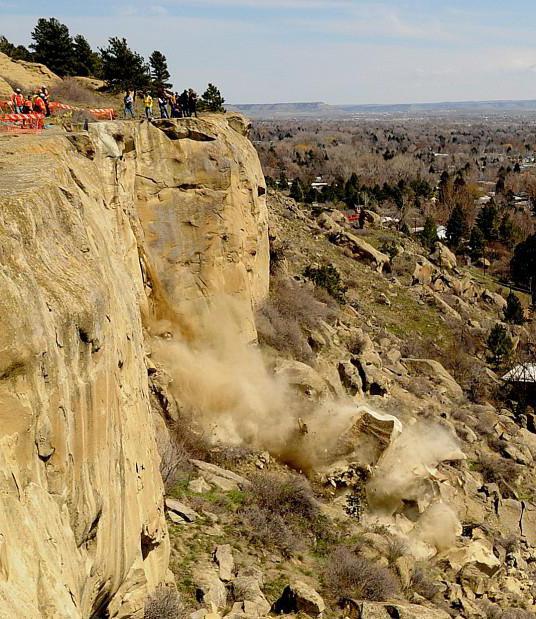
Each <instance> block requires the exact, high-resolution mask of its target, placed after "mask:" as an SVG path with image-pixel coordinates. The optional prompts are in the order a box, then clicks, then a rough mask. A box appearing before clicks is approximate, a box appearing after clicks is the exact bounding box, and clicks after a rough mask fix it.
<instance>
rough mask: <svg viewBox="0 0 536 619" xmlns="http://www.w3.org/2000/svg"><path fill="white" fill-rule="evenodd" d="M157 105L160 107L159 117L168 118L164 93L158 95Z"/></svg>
mask: <svg viewBox="0 0 536 619" xmlns="http://www.w3.org/2000/svg"><path fill="white" fill-rule="evenodd" d="M158 107H159V108H160V118H169V114H168V111H167V99H166V96H165V95H164V94H160V95H158Z"/></svg>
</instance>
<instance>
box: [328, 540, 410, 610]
mask: <svg viewBox="0 0 536 619" xmlns="http://www.w3.org/2000/svg"><path fill="white" fill-rule="evenodd" d="M323 581H324V584H325V586H326V588H327V589H328V591H330V592H331V593H332V595H334V596H336V597H338V598H340V597H349V598H354V599H357V600H371V601H375V602H383V601H385V600H388V599H389V598H391V597H393V596H394V595H396V593H397V592H398V590H399V584H398V580H397V578H396V576H395V575H394V574H393V572H391V571H390V570H389V569H387V568H385V567H382V566H380V565H378V564H377V563H374V562H373V561H371V560H369V559H367V558H365V557H362V556H360V555H358V554H355V553H353V552H351V551H350V550H349V549H348V548H345V547H340V548H337V549H336V550H335V551H334V552H333V553H332V554H331V556H330V558H329V560H328V562H327V565H326V567H325V569H324V574H323Z"/></svg>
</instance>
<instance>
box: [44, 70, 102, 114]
mask: <svg viewBox="0 0 536 619" xmlns="http://www.w3.org/2000/svg"><path fill="white" fill-rule="evenodd" d="M50 98H51V99H52V100H53V101H61V102H69V103H85V104H86V105H90V106H92V107H96V106H99V105H100V104H102V99H100V98H99V97H98V96H97V95H96V94H95V93H94V92H93V91H91V90H89V88H85V87H84V86H82V85H81V84H80V83H79V82H78V81H77V80H76V79H74V78H72V77H70V78H69V77H67V78H65V79H64V80H63V81H61V82H58V83H57V84H56V85H54V86H53V87H52V88H51V89H50Z"/></svg>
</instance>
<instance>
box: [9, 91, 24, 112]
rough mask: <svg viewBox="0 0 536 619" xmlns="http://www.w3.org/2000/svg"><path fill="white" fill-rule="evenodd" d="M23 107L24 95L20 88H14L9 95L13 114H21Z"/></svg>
mask: <svg viewBox="0 0 536 619" xmlns="http://www.w3.org/2000/svg"><path fill="white" fill-rule="evenodd" d="M23 107H24V95H23V94H22V92H21V90H20V88H16V89H15V92H14V93H13V94H12V95H11V109H12V110H13V113H14V114H22V108H23Z"/></svg>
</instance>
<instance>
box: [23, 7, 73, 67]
mask: <svg viewBox="0 0 536 619" xmlns="http://www.w3.org/2000/svg"><path fill="white" fill-rule="evenodd" d="M32 39H33V41H34V42H33V43H32V44H31V45H30V47H31V48H32V49H33V50H34V60H35V62H41V63H43V64H45V65H46V66H47V67H48V68H49V69H50V70H51V71H54V73H56V74H58V75H59V76H60V77H63V76H65V75H73V74H74V44H73V39H72V38H71V35H70V34H69V28H67V26H66V25H65V24H62V23H60V22H59V21H58V20H57V19H56V18H55V17H51V18H50V19H44V18H40V19H38V20H37V25H36V26H35V28H34V29H33V32H32Z"/></svg>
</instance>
